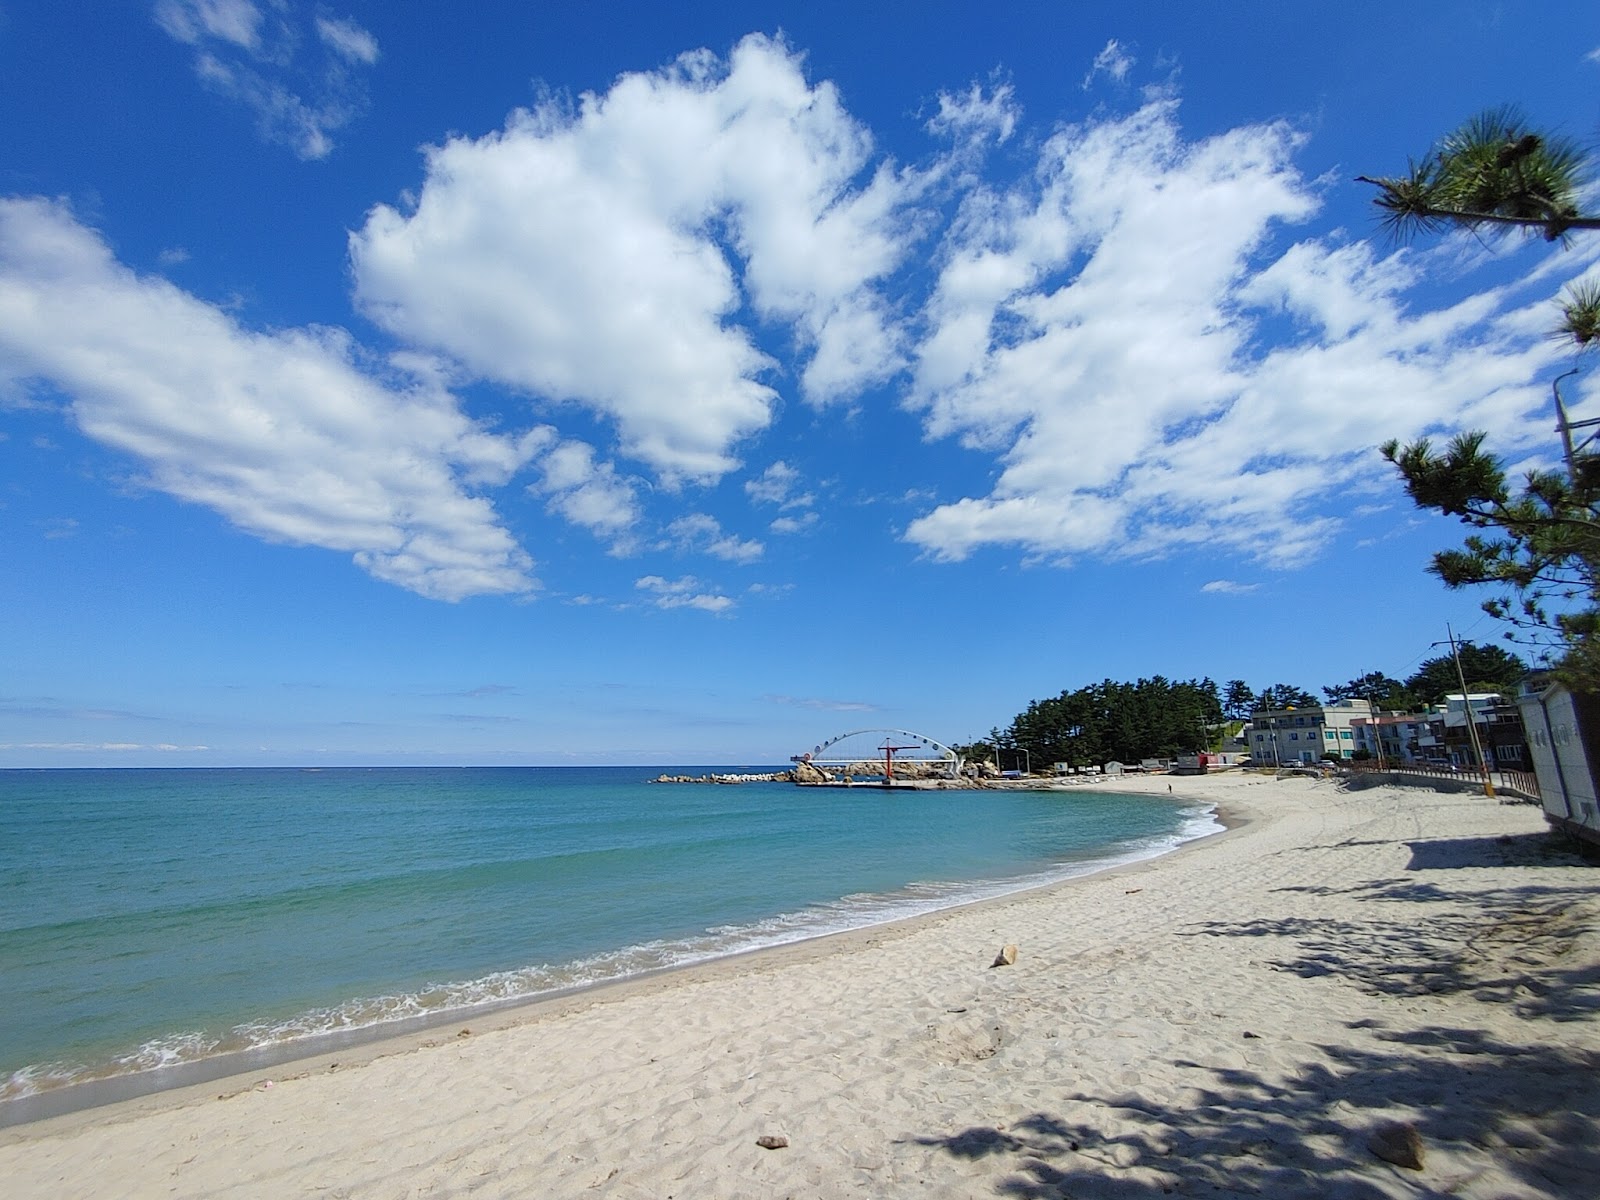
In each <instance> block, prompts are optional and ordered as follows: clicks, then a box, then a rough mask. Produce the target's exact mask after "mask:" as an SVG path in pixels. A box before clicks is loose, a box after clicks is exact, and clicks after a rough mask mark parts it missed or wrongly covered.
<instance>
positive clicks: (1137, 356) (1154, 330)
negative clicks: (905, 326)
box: [906, 100, 1584, 564]
mask: <svg viewBox="0 0 1600 1200" xmlns="http://www.w3.org/2000/svg"><path fill="white" fill-rule="evenodd" d="M1177 111H1178V106H1177V102H1176V101H1172V100H1161V101H1158V102H1153V103H1150V104H1147V105H1146V106H1144V107H1143V108H1141V109H1140V110H1139V111H1137V112H1135V113H1133V114H1130V115H1127V116H1124V117H1119V118H1110V119H1105V120H1098V121H1091V122H1088V123H1085V124H1083V125H1080V126H1076V127H1073V128H1070V129H1066V130H1063V131H1062V132H1061V133H1059V134H1058V135H1057V136H1055V137H1054V138H1052V139H1050V140H1049V141H1048V142H1047V143H1045V144H1044V145H1043V147H1042V148H1041V153H1040V161H1039V165H1038V169H1037V173H1036V180H1037V182H1029V183H1028V184H1024V185H1018V186H1014V187H1012V188H1009V189H999V188H993V187H991V188H990V189H986V190H984V191H981V192H977V193H974V194H973V195H972V196H971V197H970V198H969V200H968V202H967V204H966V206H965V209H964V211H963V212H962V214H961V215H960V217H959V218H958V220H957V222H956V223H955V225H954V226H952V228H951V231H950V233H949V236H948V238H947V243H946V247H945V251H944V255H943V261H942V264H941V267H940V272H939V278H938V281H937V283H936V285H935V287H934V291H933V295H932V298H931V299H930V301H929V303H928V306H927V310H926V312H927V317H928V333H927V336H926V337H925V338H924V340H923V341H922V343H921V344H920V345H919V346H918V347H917V349H916V352H915V365H914V368H913V385H912V388H911V392H910V395H909V398H908V402H909V403H910V404H911V406H912V407H913V408H914V409H915V410H917V411H919V412H921V413H922V414H923V420H924V424H925V428H926V430H927V432H928V434H929V435H930V436H932V437H958V438H960V439H961V441H962V442H963V444H965V445H967V446H969V447H972V448H973V449H975V450H979V451H983V452H986V453H993V454H996V455H997V456H998V459H999V465H1000V467H1001V470H1000V473H999V476H998V478H997V479H996V481H995V483H994V486H993V488H992V490H991V491H990V493H989V494H988V495H984V496H968V497H964V498H960V499H956V500H953V501H950V502H948V503H945V504H942V505H939V506H938V507H936V508H934V509H933V510H932V511H930V512H928V513H925V514H924V515H922V516H921V517H919V518H918V519H916V520H915V521H913V522H912V523H911V525H910V526H909V527H908V529H907V531H906V536H907V537H908V538H909V540H911V541H912V542H913V543H915V544H918V545H920V546H922V547H923V548H924V549H925V550H926V551H927V552H928V553H929V554H931V555H932V556H933V557H935V558H939V559H952V560H953V559H960V558H964V557H966V556H967V555H969V554H971V553H972V552H973V551H974V550H976V549H978V548H979V547H982V546H986V545H1010V546H1015V547H1019V548H1021V549H1023V550H1024V551H1025V552H1026V553H1028V554H1030V555H1035V556H1040V557H1044V558H1047V559H1057V560H1065V559H1070V558H1071V557H1072V556H1074V555H1078V554H1086V553H1093V554H1105V555H1136V556H1152V555H1160V554H1164V553H1167V552H1169V551H1171V550H1174V549H1177V548H1180V547H1185V546H1189V547H1193V546H1201V545H1204V546H1206V547H1208V548H1210V549H1212V550H1217V549H1225V550H1227V551H1230V552H1235V553H1239V554H1242V555H1243V556H1245V557H1248V558H1255V559H1259V560H1262V561H1264V562H1268V563H1279V564H1284V563H1288V562H1292V561H1294V560H1295V559H1297V558H1298V557H1300V556H1302V555H1305V554H1308V553H1314V552H1316V551H1318V550H1320V549H1321V548H1323V547H1324V546H1325V545H1326V544H1327V543H1328V541H1329V539H1330V538H1331V537H1332V536H1333V535H1334V533H1335V532H1336V531H1337V530H1338V529H1339V527H1340V516H1341V514H1342V513H1343V512H1345V511H1347V510H1348V509H1349V507H1350V506H1351V503H1352V499H1354V498H1359V497H1353V496H1352V494H1351V493H1352V492H1355V493H1359V492H1360V491H1362V490H1363V489H1370V488H1372V487H1374V486H1376V485H1375V483H1374V481H1375V480H1376V479H1377V477H1378V476H1379V475H1381V474H1382V471H1381V463H1379V461H1378V459H1377V456H1376V454H1375V453H1374V452H1373V447H1374V446H1375V444H1376V443H1377V442H1379V441H1382V440H1384V439H1385V438H1387V437H1391V436H1394V437H1400V438H1402V439H1406V438H1410V437H1414V436H1418V435H1421V434H1424V433H1427V432H1429V431H1430V430H1440V429H1455V428H1461V427H1463V426H1466V427H1474V426H1476V427H1482V428H1489V429H1494V430H1497V431H1512V432H1510V436H1511V437H1512V438H1513V440H1515V439H1516V438H1517V437H1518V436H1521V437H1526V436H1527V429H1528V426H1527V423H1526V421H1525V420H1523V418H1524V417H1525V415H1526V413H1527V412H1529V411H1530V410H1533V409H1536V408H1538V407H1539V406H1540V405H1541V404H1542V403H1544V401H1543V399H1542V397H1541V396H1540V394H1539V393H1540V391H1541V389H1545V385H1542V384H1540V383H1539V382H1538V379H1539V377H1540V373H1541V372H1542V371H1543V370H1544V369H1545V368H1546V367H1547V366H1548V365H1549V364H1550V363H1551V362H1552V361H1553V358H1554V356H1555V355H1556V354H1558V353H1559V350H1558V348H1557V347H1555V346H1553V345H1552V344H1551V343H1550V342H1549V341H1548V340H1547V339H1543V338H1540V337H1538V336H1536V335H1535V334H1534V333H1533V331H1532V326H1531V323H1532V321H1533V319H1534V318H1533V314H1535V313H1541V312H1542V313H1543V314H1544V316H1543V318H1542V319H1543V320H1544V322H1545V324H1546V325H1548V323H1549V321H1550V319H1551V318H1550V315H1549V312H1548V310H1547V309H1546V308H1545V307H1544V306H1545V305H1546V304H1547V303H1548V299H1549V296H1550V295H1551V291H1550V290H1549V288H1548V286H1547V287H1546V288H1545V289H1544V290H1541V291H1539V294H1538V295H1535V296H1528V297H1524V296H1520V295H1517V294H1515V293H1514V292H1513V291H1512V290H1511V289H1505V290H1498V291H1497V290H1489V291H1485V292H1481V293H1478V294H1475V295H1471V296H1468V297H1467V298H1466V299H1464V300H1461V301H1460V302H1458V303H1456V304H1454V305H1452V306H1449V307H1446V308H1443V309H1435V310H1429V309H1413V308H1411V307H1408V303H1407V296H1408V290H1409V289H1411V288H1412V287H1413V285H1414V284H1415V283H1416V280H1417V273H1416V271H1415V270H1414V269H1413V267H1412V262H1413V259H1414V257H1415V255H1414V254H1413V253H1410V252H1398V253H1395V254H1391V255H1389V256H1387V257H1380V256H1379V255H1378V254H1377V253H1376V252H1374V251H1373V249H1372V248H1371V247H1370V246H1369V245H1367V244H1365V243H1356V244H1350V243H1347V242H1345V241H1342V240H1341V239H1339V238H1337V237H1329V238H1320V239H1305V240H1302V241H1300V242H1298V243H1294V244H1291V245H1289V246H1288V247H1287V248H1281V247H1278V246H1277V244H1276V240H1275V239H1277V238H1279V237H1281V236H1282V234H1283V233H1284V232H1285V231H1287V230H1290V229H1292V228H1293V227H1294V226H1295V225H1297V224H1299V223H1302V222H1304V221H1305V220H1307V219H1308V218H1309V217H1310V216H1311V215H1312V214H1313V213H1314V212H1315V211H1316V210H1317V207H1318V204H1319V196H1318V194H1317V192H1316V189H1315V188H1314V187H1313V186H1312V185H1311V184H1310V183H1308V182H1307V181H1306V180H1305V179H1303V178H1302V177H1301V175H1300V174H1299V173H1298V171H1297V169H1296V167H1295V165H1294V162H1293V158H1294V156H1295V154H1296V153H1297V152H1298V151H1299V150H1300V149H1301V140H1302V139H1301V138H1300V137H1299V136H1298V135H1297V134H1296V133H1295V132H1294V131H1293V130H1291V129H1290V128H1288V127H1287V126H1284V125H1281V124H1272V125H1259V126H1245V127H1241V128H1238V129H1233V130H1230V131H1227V132H1225V133H1222V134H1218V135H1216V136H1214V137H1210V138H1207V139H1204V140H1201V141H1198V142H1187V141H1185V140H1184V138H1183V137H1182V135H1181V133H1180V131H1179V128H1178V125H1177ZM1583 266H1584V262H1583V260H1582V259H1581V257H1579V256H1576V255H1574V256H1571V257H1569V258H1568V260H1567V264H1566V271H1567V273H1571V272H1572V271H1574V270H1581V269H1582V267H1583ZM1545 390H1547V389H1545ZM1399 398H1403V400H1404V402H1403V403H1398V402H1397V401H1398V400H1399ZM1519 426H1520V428H1521V430H1522V432H1521V433H1520V434H1519V433H1517V432H1515V431H1517V430H1518V429H1519ZM1385 478H1387V477H1386V476H1385Z"/></svg>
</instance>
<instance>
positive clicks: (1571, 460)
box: [1550, 367, 1600, 484]
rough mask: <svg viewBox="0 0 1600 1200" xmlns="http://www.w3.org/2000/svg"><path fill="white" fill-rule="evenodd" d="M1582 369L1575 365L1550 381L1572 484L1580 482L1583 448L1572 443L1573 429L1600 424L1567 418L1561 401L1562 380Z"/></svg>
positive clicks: (1563, 454) (1557, 427)
mask: <svg viewBox="0 0 1600 1200" xmlns="http://www.w3.org/2000/svg"><path fill="white" fill-rule="evenodd" d="M1581 370H1583V368H1582V367H1573V368H1572V370H1570V371H1563V372H1561V374H1559V375H1557V376H1556V377H1555V378H1554V379H1553V380H1551V381H1550V391H1551V392H1552V393H1553V394H1554V395H1555V398H1556V432H1557V433H1559V434H1560V435H1561V453H1562V456H1563V457H1564V458H1565V459H1566V460H1567V482H1568V483H1571V484H1576V483H1577V482H1578V451H1579V450H1580V449H1582V447H1581V446H1574V445H1573V444H1572V431H1573V430H1574V429H1583V428H1586V427H1588V426H1590V425H1600V420H1589V421H1577V422H1572V421H1569V420H1567V406H1566V405H1565V404H1563V403H1562V401H1561V381H1562V380H1563V379H1565V378H1566V377H1567V376H1569V375H1576V374H1577V373H1578V372H1579V371H1581ZM1593 440H1594V439H1593V438H1588V439H1586V440H1585V441H1584V445H1585V446H1587V445H1588V444H1589V442H1590V441H1593Z"/></svg>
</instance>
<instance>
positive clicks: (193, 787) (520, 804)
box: [0, 767, 1216, 1100]
mask: <svg viewBox="0 0 1600 1200" xmlns="http://www.w3.org/2000/svg"><path fill="white" fill-rule="evenodd" d="M747 769H759V768H747ZM662 770H667V771H671V772H674V773H677V772H686V773H691V774H699V773H701V772H703V771H704V770H707V768H693V767H691V768H684V767H670V768H643V767H597V768H564V767H530V768H436V769H435V768H375V769H330V770H320V771H309V770H307V771H299V770H250V769H239V770H126V771H119V770H96V771H70V770H64V771H4V772H0V1013H3V1014H4V1018H3V1019H0V1100H4V1099H11V1098H15V1097H22V1096H28V1095H31V1094H34V1093H37V1092H40V1091H43V1090H48V1089H53V1088H59V1087H61V1086H62V1085H65V1084H71V1083H77V1082H82V1081H85V1080H90V1079H104V1078H108V1077H112V1076H118V1075H124V1074H128V1073H132V1072H139V1071H148V1070H150V1069H152V1068H162V1067H168V1066H171V1065H174V1064H180V1063H186V1062H192V1061H195V1060H200V1059H205V1058H207V1057H209V1056H215V1055H221V1054H228V1053H233V1052H238V1051H249V1050H254V1049H258V1048H260V1047H267V1046H281V1045H284V1044H289V1043H296V1042H299V1041H300V1040H301V1039H307V1038H315V1037H317V1036H319V1035H324V1034H327V1033H329V1032H330V1031H340V1030H354V1029H364V1028H368V1027H381V1026H384V1025H386V1024H388V1023H391V1022H394V1021H398V1020H403V1019H406V1018H412V1017H417V1016H421V1015H426V1014H429V1013H442V1012H457V1011H461V1010H471V1009H472V1008H473V1007H475V1006H479V1005H484V1004H491V1003H503V1002H506V1001H508V1000H512V999H516V998H521V997H529V996H534V995H538V994H540V993H544V992H549V991H553V990H559V989H564V988H570V987H575V986H583V985H586V984H591V983H596V982H600V981H604V980H610V979H617V978H624V977H627V976H629V975H634V974H638V973H640V972H643V971H648V970H653V969H657V968H660V967H666V966H673V965H678V964H682V963H688V962H695V961H701V960H704V959H708V958H714V957H717V956H720V955H726V954H732V953H738V952H740V951H744V950H749V949H755V948H758V947H761V946H768V945H775V944H779V943H782V942H788V941H795V940H799V939H801V938H805V937H813V936H818V935H821V934H825V933H830V932H835V931H838V930H843V929H849V928H858V927H861V926H865V925H871V924H876V923H880V922H882V921H886V920H893V919H896V918H898V917H903V916H910V915H914V914H916V913H921V912H927V911H931V910H933V909H936V908H941V907H948V906H951V905H954V904H960V903H964V902H967V901H970V900H974V899H979V898H982V897H984V896H989V895H996V894H1001V893H1003V892H1006V891H1014V890H1017V889H1018V888H1022V887H1027V886H1031V885H1034V884H1038V883H1043V882H1048V881H1049V880H1052V879H1058V878H1064V877H1067V876H1069V875H1072V874H1081V873H1083V872H1085V871H1087V870H1092V869H1096V868H1097V867H1099V866H1104V865H1108V864H1110V863H1113V862H1122V861H1129V860H1131V859H1137V858H1143V857H1149V856H1151V855H1153V854H1157V853H1160V852H1162V851H1164V850H1166V849H1170V848H1171V847H1172V846H1174V845H1176V844H1178V842H1180V841H1182V840H1185V839H1187V838H1190V837H1194V836H1198V835H1199V834H1200V833H1204V832H1209V831H1211V830H1213V829H1215V828H1216V826H1215V825H1214V824H1213V823H1212V822H1211V821H1210V819H1209V816H1208V815H1207V814H1206V813H1205V811H1204V810H1202V809H1196V808H1194V807H1192V806H1190V807H1187V808H1186V807H1183V806H1180V805H1177V804H1173V803H1171V802H1168V801H1164V800H1156V799H1153V798H1149V797H1131V796H1117V795H1108V794H1096V793H1091V792H1086V791H1071V792H1017V791H981V792H962V791H956V792H937V791H888V792H886V791H884V790H882V789H873V788H855V789H849V790H844V789H823V788H796V787H794V786H792V785H789V784H740V785H732V786H712V785H693V784H681V785H679V784H653V783H650V782H648V781H649V780H651V779H653V778H654V777H655V775H656V774H658V773H660V772H661V771H662ZM308 1048H310V1049H314V1048H315V1047H314V1046H311V1045H308Z"/></svg>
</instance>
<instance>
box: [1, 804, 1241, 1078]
mask: <svg viewBox="0 0 1600 1200" xmlns="http://www.w3.org/2000/svg"><path fill="white" fill-rule="evenodd" d="M1179 815H1180V816H1181V817H1182V819H1183V823H1182V825H1181V826H1180V827H1179V828H1178V830H1176V831H1175V832H1172V833H1167V834H1159V835H1152V836H1150V837H1146V838H1138V839H1133V840H1131V841H1129V842H1126V843H1124V844H1123V845H1122V846H1121V847H1119V848H1118V849H1117V850H1116V851H1114V852H1113V853H1109V854H1102V855H1098V856H1096V857H1092V858H1086V859H1082V860H1076V861H1062V862H1058V863H1056V864H1053V865H1052V866H1050V867H1047V868H1045V869H1043V870H1039V871H1034V872H1029V873H1026V874H1021V875H1015V876H1009V877H1006V878H1000V879H990V880H968V881H964V882H950V881H940V880H930V881H921V882H915V883H911V884H908V885H906V886H905V887H904V888H901V889H899V890H897V891H895V892H888V893H883V892H857V893H852V894H850V895H846V896H842V897H840V898H839V899H837V900H831V901H826V902H823V903H819V904H813V905H808V906H807V907H805V908H803V909H799V910H797V911H794V912H786V913H779V914H777V915H776V916H772V917H766V918H763V919H761V920H758V921H753V922H749V923H745V924H737V925H720V926H715V927H712V928H710V929H707V930H706V931H705V933H703V934H699V935H696V936H692V937H685V938H673V939H657V940H652V941H647V942H640V943H636V944H634V945H631V946H625V947H623V948H621V949H618V950H610V951H605V952H603V953H600V954H595V955H590V956H588V957H586V958H580V959H576V960H573V961H570V962H566V963H560V964H550V963H541V964H537V965H533V966H527V967H521V968H518V969H516V970H510V971H497V972H494V973H492V974H489V975H485V976H482V977H480V978H477V979H471V980H464V981H454V982H447V983H436V984H428V985H426V986H424V987H423V988H422V989H421V990H419V991H417V992H412V993H405V994H400V995H392V996H376V997H368V998H364V999H357V1000H349V1001H346V1002H344V1003H342V1004H339V1005H336V1006H334V1007H332V1008H322V1009H314V1010H311V1011H308V1012H304V1013H301V1014H299V1015H297V1016H294V1017H291V1018H288V1019H286V1020H281V1021H251V1022H245V1023H243V1024H240V1025H236V1026H234V1027H233V1028H232V1029H230V1030H229V1031H228V1032H227V1033H225V1034H223V1035H221V1036H213V1035H208V1034H204V1033H199V1032H193V1031H189V1032H184V1033H178V1034H173V1035H170V1036H167V1037H162V1038H156V1039H153V1040H151V1041H148V1042H145V1043H144V1044H142V1045H140V1046H139V1047H138V1048H136V1049H135V1050H133V1051H131V1052H129V1053H126V1054H122V1055H117V1056H115V1057H113V1058H111V1059H109V1060H106V1061H104V1062H100V1063H98V1064H87V1063H72V1062H50V1063H42V1064H36V1065H33V1066H29V1067H24V1068H22V1069H21V1070H19V1071H15V1072H13V1073H12V1074H11V1075H10V1076H9V1077H8V1078H6V1079H4V1080H0V1101H6V1100H14V1099H19V1098H22V1097H26V1096H33V1095H37V1094H39V1093H41V1092H45V1091H51V1090H54V1089H56V1088H61V1087H68V1086H72V1085H74V1084H80V1083H86V1082H89V1081H92V1080H100V1079H107V1078H111V1077H114V1076H119V1075H128V1074H133V1073H139V1072H145V1071H157V1070H160V1069H161V1068H163V1067H171V1066H176V1065H180V1064H185V1063H192V1062H198V1061H201V1060H203V1059H207V1058H212V1057H215V1056H218V1055H223V1054H233V1053H240V1052H248V1051H255V1050H264V1049H271V1048H275V1047H282V1046H287V1045H292V1044H295V1043H301V1042H304V1043H308V1049H307V1053H314V1052H315V1048H314V1046H311V1045H309V1044H310V1043H314V1042H315V1040H316V1039H318V1038H321V1037H326V1036H328V1035H332V1034H339V1033H353V1032H358V1031H364V1030H367V1031H372V1033H373V1034H374V1035H379V1034H381V1032H382V1030H383V1028H384V1027H385V1026H389V1025H393V1024H396V1023H399V1022H403V1021H408V1020H415V1019H419V1018H420V1019H427V1018H430V1017H441V1016H445V1015H447V1014H460V1013H464V1012H470V1011H472V1010H477V1009H488V1008H497V1007H502V1006H506V1005H510V1004H515V1003H522V1002H526V1001H529V1000H534V999H538V998H539V997H542V996H548V995H551V994H554V993H560V992H569V991H576V990H581V989H583V988H588V987H594V986H596V985H599V984H604V983H614V982H618V981H620V980H624V979H630V978H634V977H637V976H640V975H647V974H651V973H653V972H658V971H664V970H670V969H673V968H677V967H686V966H692V965H695V964H697V963H704V962H710V961H712V960H714V959H718V958H727V957H730V956H732V955H736V954H745V953H749V952H751V951H756V950H765V949H770V948H773V947H776V946H786V945H792V944H794V943H796V942H803V941H809V940H811V939H813V938H819V937H827V936H830V935H832V934H837V933H845V932H849V931H850V930H855V929H867V928H872V927H874V926H878V925H886V924H889V923H891V922H894V921H903V920H907V919H910V918H913V917H920V916H926V915H928V914H930V913H935V912H940V911H943V910H945V909H950V908H957V907H960V906H962V905H965V904H973V903H977V902H979V901H982V900H990V899H995V898H998V897H1001V896H1008V895H1014V894H1016V893H1018V892H1023V891H1028V890H1030V889H1033V888H1038V887H1045V886H1049V885H1050V884H1054V883H1061V882H1064V881H1066V880H1069V879H1076V878H1080V877H1082V876H1084V875H1091V874H1095V873H1096V872H1099V871H1106V870H1111V869H1113V868H1116V867H1121V866H1127V865H1129V864H1131V863H1135V862H1141V861H1144V860H1146V859H1150V858H1155V857H1158V856H1159V855H1162V854H1165V853H1168V852H1169V851H1171V850H1174V849H1176V848H1177V847H1178V846H1180V845H1182V844H1183V843H1185V842H1189V841H1193V840H1195V839H1196V838H1201V837H1205V836H1208V835H1210V834H1213V833H1218V832H1220V831H1221V830H1222V829H1223V826H1222V825H1221V823H1220V822H1218V821H1217V819H1216V811H1215V810H1214V809H1212V808H1208V807H1186V808H1183V809H1181V810H1180V813H1179Z"/></svg>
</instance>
